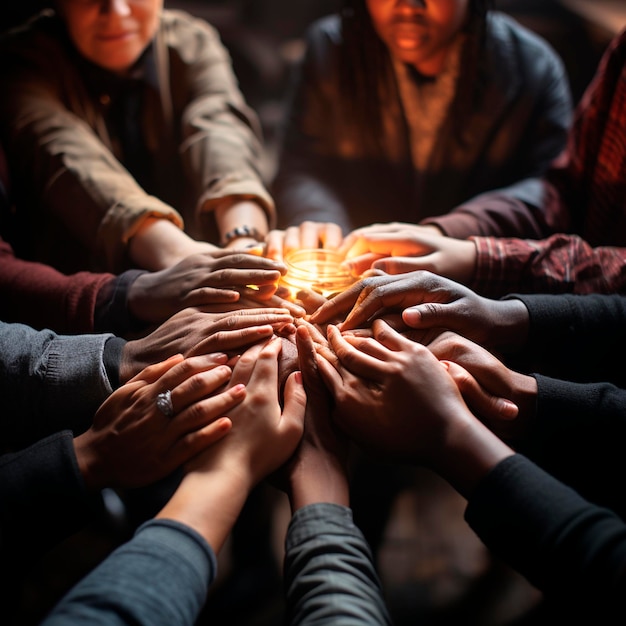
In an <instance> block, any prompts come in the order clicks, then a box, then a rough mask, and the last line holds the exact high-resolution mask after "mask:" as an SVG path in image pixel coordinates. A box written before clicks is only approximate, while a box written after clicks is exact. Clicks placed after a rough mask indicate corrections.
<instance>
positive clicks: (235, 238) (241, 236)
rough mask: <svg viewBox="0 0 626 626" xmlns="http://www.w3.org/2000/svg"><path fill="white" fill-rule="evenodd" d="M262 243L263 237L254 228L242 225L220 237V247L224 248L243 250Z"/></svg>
mask: <svg viewBox="0 0 626 626" xmlns="http://www.w3.org/2000/svg"><path fill="white" fill-rule="evenodd" d="M263 241H265V235H263V234H262V233H261V232H260V231H259V230H258V229H257V228H256V227H254V226H249V225H247V224H244V225H242V226H236V227H235V228H232V229H230V230H229V231H227V232H225V233H224V235H223V236H222V240H221V246H222V247H224V248H230V247H235V248H245V247H252V246H256V245H258V244H259V243H262V242H263Z"/></svg>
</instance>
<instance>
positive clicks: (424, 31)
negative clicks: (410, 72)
mask: <svg viewBox="0 0 626 626" xmlns="http://www.w3.org/2000/svg"><path fill="white" fill-rule="evenodd" d="M468 2H469V0H428V1H424V2H421V1H410V0H366V4H367V9H368V11H369V14H370V18H371V20H372V24H373V26H374V30H375V31H376V32H377V33H378V36H379V37H380V38H381V39H382V41H383V42H384V44H385V45H386V46H387V48H388V49H389V52H390V53H391V54H392V55H393V56H394V57H395V58H396V59H398V60H399V61H402V62H403V63H408V64H410V65H412V66H413V67H415V69H416V70H417V71H418V72H421V73H422V74H424V75H426V76H436V75H437V74H438V73H439V72H440V71H441V69H442V67H443V64H444V62H445V59H446V56H447V54H448V51H449V49H450V46H451V44H452V42H453V41H454V39H455V37H456V36H457V34H458V33H459V31H460V30H461V29H462V28H463V26H464V25H465V22H466V20H467V15H468Z"/></svg>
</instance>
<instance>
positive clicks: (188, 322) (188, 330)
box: [120, 308, 294, 382]
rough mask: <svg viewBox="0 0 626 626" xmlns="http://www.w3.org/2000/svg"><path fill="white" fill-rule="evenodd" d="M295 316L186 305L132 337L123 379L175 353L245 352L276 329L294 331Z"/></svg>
mask: <svg viewBox="0 0 626 626" xmlns="http://www.w3.org/2000/svg"><path fill="white" fill-rule="evenodd" d="M293 321H294V319H293V316H292V315H291V313H290V312H289V311H288V310H286V309H275V308H257V309H243V310H233V311H227V312H224V313H207V312H205V311H204V310H198V309H193V308H190V309H184V310H183V311H180V312H178V313H177V314H176V315H173V316H172V317H171V318H170V319H168V320H167V321H166V322H164V323H163V324H161V326H159V327H158V328H157V329H156V330H155V331H153V332H152V333H150V334H149V335H147V336H146V337H142V338H141V339H135V340H133V341H129V342H127V343H126V345H125V346H124V348H123V351H122V362H121V365H120V380H121V381H122V382H125V381H126V380H128V379H129V378H131V377H132V376H134V375H135V374H136V373H137V372H139V371H141V370H142V369H143V368H144V367H146V366H147V365H150V364H152V363H156V362H157V361H161V360H163V359H166V358H168V357H169V356H171V355H172V354H177V353H181V354H182V355H184V356H193V355H198V354H207V353H210V352H226V353H227V354H232V353H233V352H235V351H236V352H241V350H243V349H245V348H247V347H249V346H251V345H252V344H254V343H256V342H258V341H261V340H265V339H268V338H269V337H271V336H272V334H273V333H275V332H278V333H281V332H293V330H294V329H293Z"/></svg>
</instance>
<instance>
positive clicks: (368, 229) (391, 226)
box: [339, 222, 444, 258]
mask: <svg viewBox="0 0 626 626" xmlns="http://www.w3.org/2000/svg"><path fill="white" fill-rule="evenodd" d="M412 233H413V234H415V235H418V236H419V235H427V236H430V235H435V236H437V235H439V236H444V235H443V233H442V232H441V230H440V229H439V228H437V226H434V225H433V224H430V225H427V226H421V225H419V224H411V223H408V222H384V223H380V224H370V225H369V226H363V227H361V228H355V229H354V230H353V231H352V232H351V233H349V234H348V236H347V237H345V238H344V240H343V243H342V244H341V247H340V248H339V251H340V252H341V254H342V255H343V256H345V257H347V258H352V257H357V256H360V255H362V254H365V253H367V252H370V250H369V247H368V244H367V241H368V239H369V237H381V236H382V237H385V236H389V235H391V236H395V235H398V234H400V235H403V236H407V235H410V234H412Z"/></svg>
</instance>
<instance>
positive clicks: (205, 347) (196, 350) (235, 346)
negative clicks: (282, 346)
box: [189, 325, 275, 356]
mask: <svg viewBox="0 0 626 626" xmlns="http://www.w3.org/2000/svg"><path fill="white" fill-rule="evenodd" d="M274 332H275V329H274V327H273V326H270V325H264V326H252V327H249V328H241V329H239V330H225V331H217V332H214V333H212V334H211V335H210V336H209V337H207V338H206V339H204V340H203V341H201V342H200V343H198V344H197V345H195V346H194V347H193V349H192V350H190V352H189V356H195V355H200V354H204V353H207V352H215V351H221V352H226V353H232V352H233V351H240V350H241V349H242V348H246V347H248V346H251V345H252V344H256V343H258V342H259V341H264V340H267V339H269V338H270V337H272V335H273V334H274Z"/></svg>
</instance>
